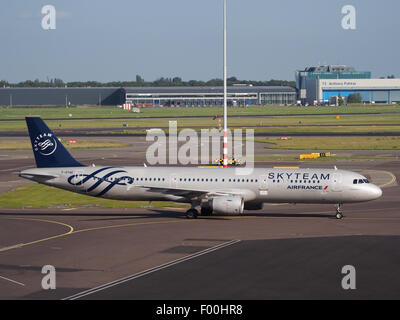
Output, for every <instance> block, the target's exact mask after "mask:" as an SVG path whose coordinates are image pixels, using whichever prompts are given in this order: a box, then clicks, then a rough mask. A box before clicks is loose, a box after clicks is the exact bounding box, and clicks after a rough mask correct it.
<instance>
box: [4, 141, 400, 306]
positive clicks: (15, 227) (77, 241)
mask: <svg viewBox="0 0 400 320" xmlns="http://www.w3.org/2000/svg"><path fill="white" fill-rule="evenodd" d="M13 139H22V138H13ZM98 139H104V140H107V141H124V142H127V141H129V143H131V144H132V146H131V147H128V148H120V149H108V150H101V149H91V150H72V152H71V153H72V154H73V155H74V156H75V157H77V158H78V159H79V160H80V161H81V162H83V163H86V164H91V163H95V164H97V165H102V164H110V165H143V162H144V159H145V150H146V147H147V146H148V144H149V142H146V141H145V139H144V138H142V137H104V138H103V137H102V138H98ZM255 149H256V153H257V156H260V155H261V156H262V155H271V152H274V153H277V152H278V151H276V150H274V151H271V150H266V149H264V148H255ZM279 152H280V151H279ZM291 152H297V153H299V151H290V152H286V153H291ZM301 152H303V151H301ZM338 152H339V151H338ZM282 153H285V152H282ZM346 153H348V154H350V155H352V154H353V155H354V154H359V153H360V151H354V152H352V151H346ZM361 153H362V154H368V155H370V156H372V157H373V156H376V157H377V158H379V157H381V156H382V154H386V156H388V155H390V156H391V157H392V159H393V160H390V161H382V160H376V161H337V162H317V163H315V164H314V163H309V162H307V163H303V162H302V163H300V162H299V163H298V162H291V163H284V164H282V163H281V165H299V166H301V167H310V166H312V167H331V166H333V165H336V166H338V167H339V168H340V169H349V170H355V171H359V172H362V173H364V174H365V175H367V176H368V177H369V178H370V179H371V180H372V182H374V183H376V184H378V185H380V186H381V187H382V189H383V196H382V198H380V199H379V200H376V201H373V202H367V203H361V204H349V205H345V206H344V208H343V210H344V215H345V218H344V219H342V220H337V219H335V217H334V213H335V210H334V207H333V206H332V205H306V204H301V205H292V204H278V205H276V204H274V205H272V204H266V205H265V207H264V209H263V210H260V211H246V212H245V214H244V215H243V216H211V217H199V219H197V220H188V219H186V218H185V216H184V210H185V209H182V208H152V207H148V208H133V209H102V208H96V207H88V208H68V209H65V208H64V209H62V208H60V209H55V208H43V209H29V208H24V209H22V208H13V209H12V208H0V299H135V300H138V299H139V300H141V299H145V300H146V299H161V300H164V299H173V300H175V299H176V300H181V299H196V300H197V299H200V300H203V299H207V300H213V299H238V300H240V299H399V298H400V277H399V276H398V267H399V265H400V251H399V250H398V247H399V245H400V210H399V208H400V200H399V196H398V195H399V186H398V184H397V181H398V179H399V176H400V162H399V161H398V160H396V159H397V158H398V156H399V154H398V153H399V151H395V150H394V151H363V152H361ZM279 164H280V163H278V162H263V163H256V166H265V167H269V166H274V165H279ZM28 167H34V161H33V155H32V151H30V150H19V151H0V193H3V192H5V191H8V190H11V189H14V188H16V187H18V186H21V185H24V184H27V183H30V182H29V181H25V180H22V179H21V178H19V177H18V175H17V173H18V172H19V171H20V170H22V169H25V168H28ZM46 265H51V266H54V267H55V270H56V289H55V290H44V289H43V288H42V280H43V278H44V277H45V276H46V274H43V273H42V268H43V266H46ZM346 265H351V266H354V268H355V270H356V289H354V290H351V289H350V290H344V289H343V287H342V285H341V284H342V280H343V278H344V277H345V274H343V273H342V268H343V267H344V266H346Z"/></svg>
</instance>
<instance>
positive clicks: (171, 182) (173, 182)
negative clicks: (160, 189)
mask: <svg viewBox="0 0 400 320" xmlns="http://www.w3.org/2000/svg"><path fill="white" fill-rule="evenodd" d="M177 184H178V177H177V175H176V174H175V173H173V174H171V175H170V179H169V185H170V186H171V188H176V187H177Z"/></svg>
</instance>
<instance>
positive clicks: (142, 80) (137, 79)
mask: <svg viewBox="0 0 400 320" xmlns="http://www.w3.org/2000/svg"><path fill="white" fill-rule="evenodd" d="M136 82H138V83H142V82H144V79H143V78H142V77H141V76H140V75H138V74H137V75H136Z"/></svg>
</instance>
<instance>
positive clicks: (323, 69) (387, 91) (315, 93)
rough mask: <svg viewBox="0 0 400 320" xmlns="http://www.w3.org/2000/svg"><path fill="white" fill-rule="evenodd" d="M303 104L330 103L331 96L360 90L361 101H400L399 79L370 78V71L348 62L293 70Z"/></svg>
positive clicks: (346, 94)
mask: <svg viewBox="0 0 400 320" xmlns="http://www.w3.org/2000/svg"><path fill="white" fill-rule="evenodd" d="M296 87H297V94H298V100H299V101H301V103H302V104H309V105H313V104H319V105H321V104H331V101H332V98H337V97H338V96H341V97H343V98H346V97H348V96H349V95H350V94H353V93H359V94H360V95H361V100H362V102H364V103H379V104H392V103H400V79H372V78H371V72H369V71H356V70H355V69H354V68H353V67H347V66H334V65H328V66H318V67H308V68H305V69H304V70H302V71H296Z"/></svg>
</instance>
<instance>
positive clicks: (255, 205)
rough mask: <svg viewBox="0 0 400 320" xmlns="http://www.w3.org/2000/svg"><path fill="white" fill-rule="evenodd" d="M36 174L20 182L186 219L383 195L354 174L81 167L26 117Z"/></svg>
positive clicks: (29, 173) (40, 124) (49, 133)
mask: <svg viewBox="0 0 400 320" xmlns="http://www.w3.org/2000/svg"><path fill="white" fill-rule="evenodd" d="M26 123H27V126H28V130H29V135H30V138H31V142H32V148H33V154H34V156H35V160H36V165H37V168H34V169H27V170H23V171H21V172H20V176H21V177H23V178H26V179H30V180H33V181H36V182H38V183H42V184H45V185H49V186H53V187H57V188H61V189H65V190H69V191H72V192H76V193H81V194H86V195H90V196H93V197H102V198H108V199H117V200H134V201H135V200H140V201H143V200H144V201H176V202H182V203H190V204H191V208H190V209H189V210H188V211H187V212H186V216H187V217H188V218H197V216H198V215H199V211H198V210H197V209H196V208H197V207H200V213H201V215H205V216H208V215H211V214H225V215H240V214H242V213H243V211H244V210H260V209H262V208H263V204H264V203H268V202H272V203H315V204H322V203H331V204H335V205H336V218H338V219H341V218H342V217H343V214H342V212H341V206H342V204H344V203H354V202H364V201H370V200H375V199H378V198H379V197H380V196H381V195H382V190H381V189H380V188H379V187H377V186H376V185H374V184H372V183H370V182H369V181H368V179H367V178H366V177H364V176H362V175H360V174H358V173H355V172H351V171H344V170H337V169H336V168H335V169H296V168H295V169H282V168H255V169H254V170H253V171H252V173H251V174H248V175H239V174H237V173H238V171H236V170H237V169H236V168H225V169H215V168H195V167H115V166H85V165H83V164H81V163H79V162H78V161H77V160H75V159H74V158H73V157H72V156H71V155H70V153H69V152H68V151H67V150H66V149H65V147H64V146H63V145H62V143H61V142H60V141H59V140H58V139H57V137H56V136H55V135H54V133H53V132H52V131H51V130H50V129H49V128H48V127H47V125H46V124H45V123H44V122H43V120H42V119H41V118H38V117H27V118H26Z"/></svg>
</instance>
